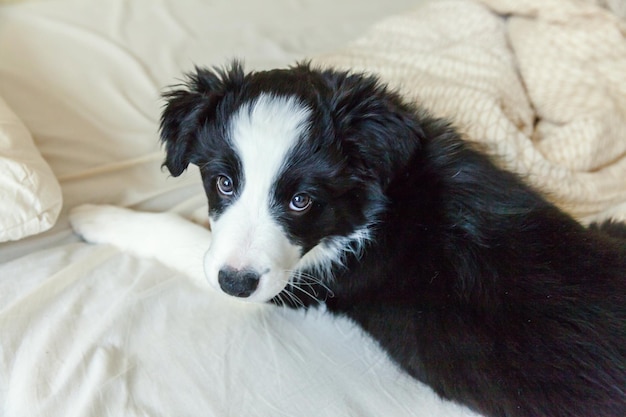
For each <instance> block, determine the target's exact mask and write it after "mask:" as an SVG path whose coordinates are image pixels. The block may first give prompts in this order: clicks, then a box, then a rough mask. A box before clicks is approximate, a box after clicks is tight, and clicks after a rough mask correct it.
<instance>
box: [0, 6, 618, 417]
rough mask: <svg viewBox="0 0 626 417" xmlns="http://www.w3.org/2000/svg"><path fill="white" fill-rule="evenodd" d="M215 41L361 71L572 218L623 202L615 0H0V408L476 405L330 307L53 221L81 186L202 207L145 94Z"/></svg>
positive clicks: (408, 410)
mask: <svg viewBox="0 0 626 417" xmlns="http://www.w3.org/2000/svg"><path fill="white" fill-rule="evenodd" d="M233 57H239V58H242V59H243V60H244V62H245V64H246V68H248V69H265V68H271V67H277V66H286V65H289V64H291V63H293V62H295V61H296V60H299V59H305V58H306V59H311V60H312V62H313V65H319V66H331V65H332V66H336V67H342V68H350V69H354V70H362V71H367V72H372V73H376V74H379V75H380V76H381V77H382V79H383V80H385V81H386V82H388V83H390V84H391V85H392V86H393V87H394V88H397V89H399V90H400V91H401V92H402V94H404V95H405V96H407V97H408V98H410V99H411V100H414V101H416V102H419V103H421V104H422V105H424V106H425V107H427V108H428V109H429V110H430V111H431V112H433V113H434V114H437V115H440V116H444V117H448V118H451V119H452V120H453V121H454V122H455V124H457V125H458V126H459V128H460V129H461V130H462V132H463V133H464V134H465V136H466V137H467V139H468V140H473V141H480V142H482V143H483V145H484V146H485V147H486V149H488V150H489V151H490V152H492V153H493V154H495V155H497V156H498V158H499V161H500V163H502V164H503V165H505V166H506V167H507V168H509V169H511V170H514V171H516V172H519V173H520V174H522V175H524V176H525V177H526V178H527V179H528V181H529V182H531V183H533V184H534V185H535V186H537V187H538V188H540V189H542V190H544V191H545V192H546V195H548V196H549V198H551V199H552V200H553V201H554V202H555V203H556V204H558V205H559V206H561V207H562V208H563V209H564V210H567V211H568V212H570V213H571V214H572V215H574V216H575V217H576V218H578V219H579V220H580V221H581V222H583V223H590V222H593V221H601V220H604V219H609V218H612V219H617V220H626V7H625V6H624V3H623V2H621V1H619V0H613V1H611V0H606V1H601V0H586V1H582V0H581V1H575V0H435V1H428V0H393V1H388V0H385V1H383V0H379V1H371V2H360V1H358V0H342V1H340V2H331V1H330V0H321V1H320V0H272V1H268V2H254V1H252V0H242V1H238V2H228V1H226V0H218V1H198V0H178V1H174V0H159V1H150V0H134V1H130V0H111V1H107V2H99V1H95V0H47V1H44V0H30V1H29V0H22V1H4V2H0V242H1V243H0V415H3V416H11V417H12V416H98V417H99V416H159V417H160V416H298V415H317V416H326V415H328V416H365V417H366V416H432V417H438V416H441V417H444V416H446V417H462V416H466V417H468V416H474V415H476V414H474V413H473V412H471V411H470V410H468V409H466V408H465V407H462V406H459V405H457V404H454V403H451V402H447V401H444V400H441V399H440V398H438V397H437V396H436V395H435V394H434V393H433V392H432V391H431V390H430V389H429V388H428V387H426V386H424V385H422V384H420V383H418V382H416V381H414V380H412V379H411V378H409V377H408V376H406V375H405V374H404V373H402V372H401V371H400V370H399V369H398V368H397V367H396V366H395V365H394V364H393V363H392V362H391V361H390V360H389V359H388V358H387V356H386V355H385V354H384V353H383V352H382V351H381V350H380V349H379V347H378V346H377V345H376V344H375V343H374V342H373V341H372V340H371V339H369V338H368V337H367V336H366V335H365V334H363V332H362V331H361V330H359V328H357V327H356V326H355V325H354V324H352V323H351V322H349V321H348V320H345V319H341V318H332V317H330V316H329V315H327V314H325V312H324V310H323V309H315V310H310V311H308V312H295V311H291V310H288V309H282V308H278V307H273V306H266V305H250V304H245V303H240V302H236V301H229V300H227V299H225V298H224V297H222V296H220V295H219V294H215V293H213V292H211V291H207V290H206V289H205V287H204V286H202V285H199V284H198V283H195V282H192V281H191V280H189V279H188V277H186V276H185V275H184V274H181V273H179V272H176V271H172V270H169V269H168V268H166V267H164V265H162V264H161V263H159V261H158V260H154V259H142V258H138V257H134V256H132V255H131V254H128V253H124V252H123V251H120V250H118V249H116V248H113V247H111V246H106V245H89V244H86V243H84V242H82V241H81V240H80V239H79V238H78V237H77V236H76V235H75V234H73V233H72V230H71V228H70V226H69V221H68V212H69V210H70V209H71V208H73V207H76V206H78V205H81V204H84V203H92V204H93V203H95V204H115V205H120V206H125V207H131V208H135V209H138V210H146V211H169V212H175V213H179V214H180V215H182V216H189V217H191V216H193V215H194V213H197V212H198V211H203V210H206V207H205V204H206V203H205V201H204V198H203V197H202V187H201V184H200V181H199V175H198V173H197V172H196V170H195V169H194V168H193V167H192V168H190V169H189V170H188V172H187V173H186V174H185V175H183V176H182V177H179V178H172V177H169V176H168V175H167V174H166V172H164V171H163V170H162V169H161V163H162V160H163V151H162V150H161V148H160V145H159V142H158V130H157V129H158V118H159V111H160V108H161V105H162V101H161V100H160V93H161V92H162V91H164V89H166V88H167V87H168V86H170V85H172V84H176V83H177V82H180V80H181V78H182V74H183V73H184V72H185V71H189V70H190V69H192V68H193V66H194V65H200V66H204V65H208V66H212V65H223V64H224V63H225V62H227V60H229V59H231V58H233ZM194 249H198V248H194Z"/></svg>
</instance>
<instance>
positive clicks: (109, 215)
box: [70, 205, 211, 284]
mask: <svg viewBox="0 0 626 417" xmlns="http://www.w3.org/2000/svg"><path fill="white" fill-rule="evenodd" d="M70 223H71V225H72V228H73V229H74V231H75V232H76V233H77V234H79V235H80V236H82V237H83V239H85V240H86V241H87V242H90V243H101V244H110V245H113V246H115V247H117V248H119V249H120V250H122V251H123V252H127V253H130V254H133V255H136V256H139V257H143V258H153V259H156V260H158V261H160V262H161V263H163V264H165V265H166V266H168V267H170V268H172V269H174V270H177V271H179V272H182V273H184V274H185V275H187V276H189V277H190V278H192V279H193V280H194V281H195V282H197V283H202V284H204V283H206V281H205V278H204V272H203V268H202V265H203V257H204V253H205V252H206V250H207V249H208V248H209V245H210V244H211V232H210V231H209V230H207V229H206V228H204V227H202V226H200V225H198V224H195V223H193V222H191V221H189V220H186V219H184V218H183V217H181V216H179V215H177V214H174V213H147V212H138V211H134V210H130V209H126V208H121V207H115V206H108V205H83V206H79V207H76V208H74V209H73V210H72V211H71V212H70Z"/></svg>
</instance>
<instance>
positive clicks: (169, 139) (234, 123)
mask: <svg viewBox="0 0 626 417" xmlns="http://www.w3.org/2000/svg"><path fill="white" fill-rule="evenodd" d="M165 97H166V100H167V104H166V107H165V110H164V112H163V115H162V120H161V134H162V140H163V142H164V144H165V147H166V150H167V157H166V161H165V163H164V165H165V166H166V167H167V168H168V169H169V171H170V173H171V174H172V175H174V176H178V175H180V174H181V173H182V172H183V171H184V170H185V169H186V168H187V166H188V164H195V165H197V166H198V167H199V168H200V172H201V174H202V179H203V183H204V188H205V190H206V194H207V196H208V200H209V207H210V209H209V217H210V227H211V232H212V237H211V243H210V247H208V248H207V249H208V250H207V252H206V255H205V257H204V273H205V275H206V278H207V279H208V280H209V282H210V283H212V284H213V285H214V286H215V287H216V288H217V289H219V290H220V291H222V292H224V293H226V294H228V295H230V296H234V297H238V298H241V299H244V300H250V301H256V302H268V301H271V302H274V303H276V304H280V305H288V306H291V307H296V308H298V307H306V306H309V305H315V304H318V303H325V304H326V306H327V309H328V311H330V312H332V313H335V314H339V315H345V316H347V317H350V318H351V319H353V320H354V321H355V322H357V323H358V324H359V325H360V326H362V328H363V329H364V330H365V331H367V332H368V333H369V334H370V335H371V336H372V337H374V338H375V339H376V340H377V341H378V342H379V343H380V345H381V346H382V347H383V348H384V349H385V350H386V351H387V352H388V353H389V355H390V356H391V358H393V359H394V360H395V361H396V362H397V363H398V364H399V365H400V366H401V367H402V368H403V369H404V370H406V372H408V373H409V374H410V375H412V376H413V377H415V378H417V379H419V380H420V381H423V382H424V383H426V384H428V385H430V386H431V387H432V388H433V389H434V390H435V391H436V392H437V393H438V394H439V395H440V396H442V397H443V398H446V399H450V400H453V401H457V402H459V403H462V404H465V405H467V406H469V407H470V408H472V409H474V410H476V411H478V412H480V413H484V414H485V415H486V416H491V417H496V416H497V417H592V416H593V417H624V416H626V226H625V225H623V224H617V223H605V224H603V225H601V226H598V227H593V228H590V229H588V228H585V227H583V226H581V225H580V224H579V223H577V222H576V221H575V220H573V219H572V218H571V217H569V216H568V215H566V214H565V213H563V212H562V211H560V210H559V209H558V208H556V207H555V206H554V205H552V204H550V203H549V202H548V201H546V200H545V199H544V198H543V197H542V196H541V195H540V194H538V193H537V192H536V191H533V190H532V189H531V188H529V187H528V186H527V185H525V184H524V183H523V182H522V181H521V180H520V179H519V178H518V177H517V176H515V175H513V174H511V173H509V172H507V171H504V170H502V169H500V168H498V167H497V166H496V165H494V163H493V162H492V161H491V160H490V159H489V158H488V157H487V156H485V155H484V154H483V153H481V152H479V151H477V150H475V149H474V148H473V147H472V146H470V145H469V144H467V143H466V142H464V141H463V140H462V139H461V138H460V136H459V134H458V133H457V132H456V131H455V130H454V129H453V128H452V127H450V126H449V125H448V124H447V123H446V122H445V121H442V120H439V119H436V118H433V117H431V116H429V115H428V114H427V113H425V112H424V111H423V110H421V109H419V108H415V107H414V106H412V105H409V104H407V103H406V102H404V101H403V100H402V99H401V98H400V96H399V95H398V94H396V93H395V92H392V91H390V90H389V89H388V88H386V87H385V86H383V85H382V84H381V83H379V81H378V80H377V79H376V78H375V77H371V76H366V75H362V74H356V73H350V72H341V71H335V70H317V69H313V68H311V67H310V66H309V65H308V64H299V65H296V66H294V67H292V68H289V69H279V70H272V71H265V72H252V73H245V72H244V71H243V70H242V68H241V66H240V65H239V64H238V63H234V64H233V65H232V66H230V67H228V68H227V69H225V70H207V69H197V71H196V72H195V73H194V74H191V75H189V77H188V80H187V83H186V84H185V85H183V86H180V87H175V89H174V90H173V91H171V92H169V93H167V94H166V96H165Z"/></svg>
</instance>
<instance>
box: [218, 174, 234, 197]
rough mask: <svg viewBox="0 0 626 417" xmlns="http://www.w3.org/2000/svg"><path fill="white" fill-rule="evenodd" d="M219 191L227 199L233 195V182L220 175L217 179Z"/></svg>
mask: <svg viewBox="0 0 626 417" xmlns="http://www.w3.org/2000/svg"><path fill="white" fill-rule="evenodd" d="M217 191H218V192H219V193H220V194H222V195H224V196H227V197H228V196H231V195H233V192H234V186H233V180H231V179H230V178H229V177H227V176H226V175H220V176H219V177H217Z"/></svg>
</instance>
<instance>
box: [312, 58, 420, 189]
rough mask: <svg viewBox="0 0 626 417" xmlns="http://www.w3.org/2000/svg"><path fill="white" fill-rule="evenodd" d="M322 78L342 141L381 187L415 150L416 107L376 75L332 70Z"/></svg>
mask: <svg viewBox="0 0 626 417" xmlns="http://www.w3.org/2000/svg"><path fill="white" fill-rule="evenodd" d="M323 76H324V78H325V79H326V80H327V83H328V85H329V87H330V88H331V91H332V93H331V94H332V99H331V105H330V107H331V117H332V118H333V120H334V123H335V129H336V132H337V135H338V136H339V139H340V141H341V145H342V146H343V147H344V148H350V149H351V150H352V151H349V152H348V153H349V154H351V155H355V154H356V155H359V157H360V161H358V162H359V163H360V164H361V167H362V169H364V170H365V171H366V172H367V173H368V175H370V176H372V177H374V178H376V179H378V180H379V181H380V183H381V186H382V187H383V188H385V187H386V186H387V184H389V182H390V181H391V180H392V178H393V176H394V174H395V173H397V172H399V171H401V170H402V168H403V167H404V166H406V165H407V164H408V163H409V159H410V158H411V157H412V156H413V155H414V153H415V152H416V151H417V150H418V149H419V148H420V145H421V140H422V138H423V137H424V132H423V130H422V128H421V125H420V123H419V118H418V114H417V109H415V108H414V107H413V106H410V105H408V104H406V103H405V102H404V101H403V99H402V98H401V97H400V96H399V95H398V94H397V93H396V92H393V91H391V90H389V89H388V88H387V87H386V86H385V85H383V84H381V83H380V82H379V80H378V78H376V77H373V76H368V75H364V74H357V73H349V72H340V71H333V70H329V71H325V72H323ZM353 151H356V152H353Z"/></svg>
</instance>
